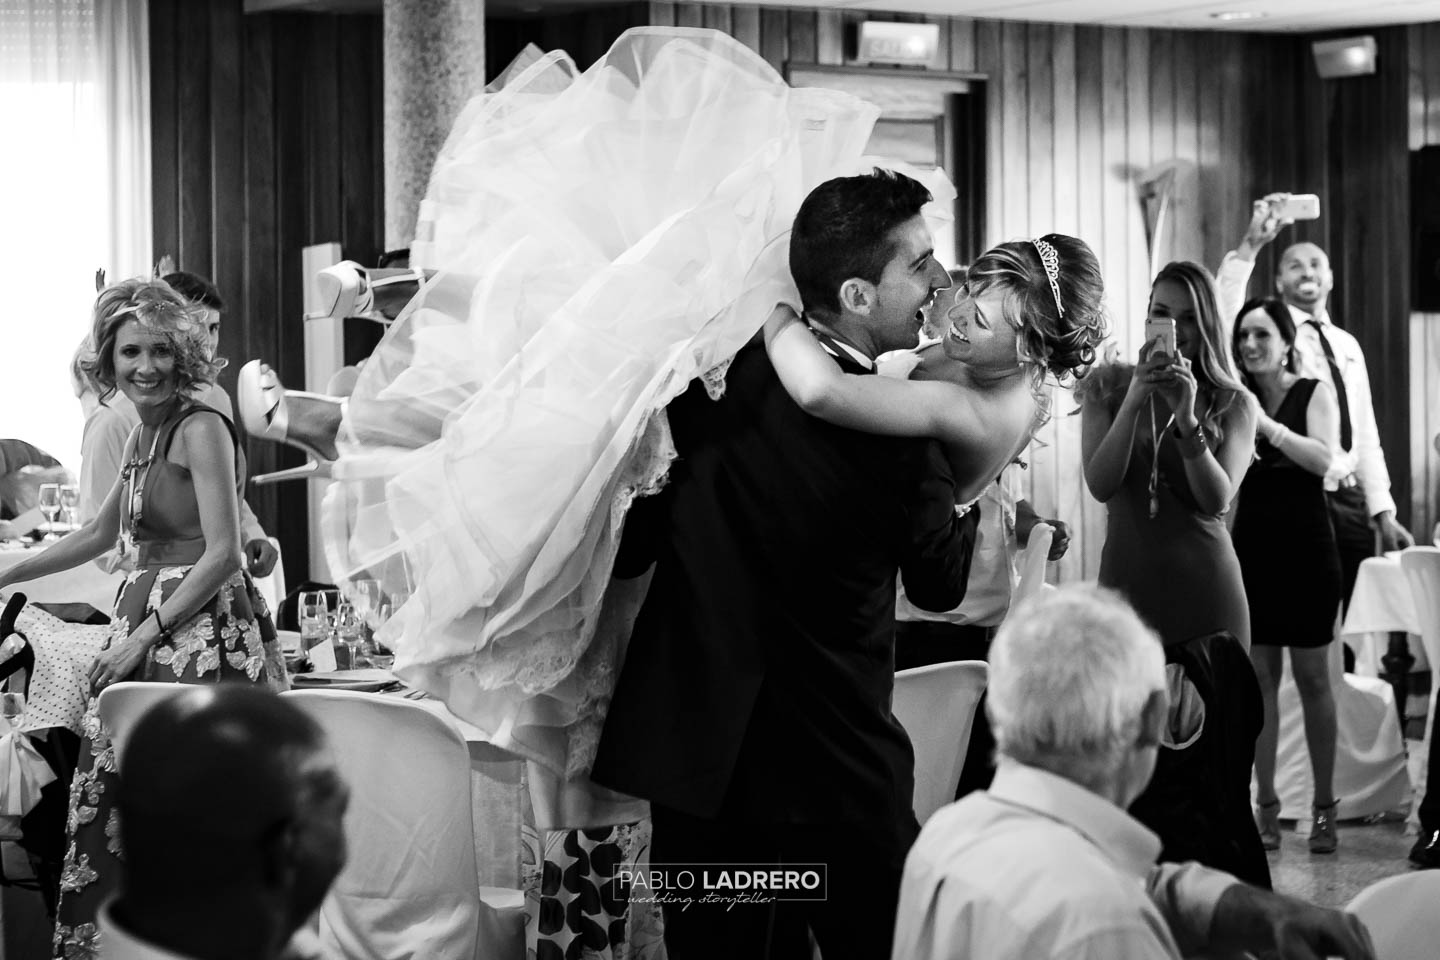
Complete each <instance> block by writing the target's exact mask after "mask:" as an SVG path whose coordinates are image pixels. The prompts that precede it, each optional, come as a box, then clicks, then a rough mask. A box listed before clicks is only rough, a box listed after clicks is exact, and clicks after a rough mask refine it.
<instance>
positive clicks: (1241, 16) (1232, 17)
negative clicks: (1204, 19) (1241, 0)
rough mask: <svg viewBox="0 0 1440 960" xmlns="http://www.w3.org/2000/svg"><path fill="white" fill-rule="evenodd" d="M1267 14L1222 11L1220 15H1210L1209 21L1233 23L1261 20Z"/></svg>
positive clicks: (1247, 11)
mask: <svg viewBox="0 0 1440 960" xmlns="http://www.w3.org/2000/svg"><path fill="white" fill-rule="evenodd" d="M1267 16H1269V14H1266V13H1261V12H1260V11H1258V10H1223V11H1221V12H1220V13H1212V14H1210V17H1211V19H1213V20H1219V21H1220V22H1221V23H1234V22H1236V21H1237V20H1262V19H1264V18H1265V17H1267Z"/></svg>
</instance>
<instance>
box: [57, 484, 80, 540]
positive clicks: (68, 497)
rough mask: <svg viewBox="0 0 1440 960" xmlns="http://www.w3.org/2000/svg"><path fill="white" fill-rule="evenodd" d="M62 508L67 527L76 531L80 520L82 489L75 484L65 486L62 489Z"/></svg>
mask: <svg viewBox="0 0 1440 960" xmlns="http://www.w3.org/2000/svg"><path fill="white" fill-rule="evenodd" d="M60 506H61V507H62V508H64V510H65V525H66V526H68V527H69V528H70V529H72V530H73V529H75V525H76V521H77V520H78V519H79V518H80V487H79V486H78V485H76V484H73V483H67V484H63V485H62V486H61V487H60Z"/></svg>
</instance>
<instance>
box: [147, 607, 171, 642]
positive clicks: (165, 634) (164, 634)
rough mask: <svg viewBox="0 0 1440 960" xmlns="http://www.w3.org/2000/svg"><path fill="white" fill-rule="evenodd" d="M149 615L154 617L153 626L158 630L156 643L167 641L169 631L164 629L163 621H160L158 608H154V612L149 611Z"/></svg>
mask: <svg viewBox="0 0 1440 960" xmlns="http://www.w3.org/2000/svg"><path fill="white" fill-rule="evenodd" d="M150 613H151V615H152V616H154V617H155V626H157V627H159V628H160V635H159V636H158V637H156V638H155V640H156V642H157V643H158V642H159V641H161V640H169V639H170V631H169V630H167V629H165V621H164V620H161V619H160V608H159V607H156V608H155V609H154V610H151V611H150Z"/></svg>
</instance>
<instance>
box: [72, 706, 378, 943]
mask: <svg viewBox="0 0 1440 960" xmlns="http://www.w3.org/2000/svg"><path fill="white" fill-rule="evenodd" d="M120 772H121V784H120V793H119V797H118V808H119V811H120V829H121V831H122V832H123V835H124V837H125V872H124V877H123V882H122V885H121V892H120V895H119V896H118V897H117V898H116V899H115V900H113V901H112V902H110V903H109V904H107V905H105V906H104V907H103V908H101V911H100V924H99V926H100V955H101V956H102V957H104V958H106V960H298V958H300V957H312V956H315V955H317V951H315V950H314V949H312V948H310V947H307V946H303V945H302V944H301V938H295V940H294V941H293V942H292V937H294V935H295V933H296V931H297V930H299V929H300V928H301V926H302V924H304V923H305V921H306V920H307V919H308V918H309V917H310V916H311V914H313V913H314V912H315V910H316V909H317V908H318V907H319V906H320V902H321V900H323V899H324V897H325V893H326V891H327V890H328V889H329V888H330V884H331V882H332V881H333V880H334V879H335V876H336V875H337V874H338V873H339V872H340V868H341V867H342V866H343V865H344V863H345V834H344V830H343V827H342V820H343V819H344V815H345V807H346V804H347V803H348V801H349V791H348V789H347V788H346V786H345V783H344V782H343V781H342V780H341V778H340V774H339V771H338V770H337V769H336V766H335V759H334V757H333V756H332V754H331V752H330V749H329V747H328V746H327V745H326V742H325V736H324V734H323V733H322V732H321V730H320V728H319V727H318V726H317V725H316V724H315V722H314V721H313V720H311V719H310V718H309V717H307V716H306V715H305V714H303V713H301V712H300V711H299V710H297V709H296V708H295V707H294V706H293V705H291V704H290V703H287V702H286V701H285V700H284V699H282V698H281V697H278V696H276V695H275V694H273V693H270V692H268V691H265V690H262V689H260V688H257V687H251V686H244V685H238V684H237V685H226V684H220V685H215V686H204V687H194V688H191V689H188V690H186V691H185V692H184V693H182V694H179V695H177V696H175V697H173V698H170V699H168V700H165V701H163V702H162V703H160V704H159V705H157V706H156V707H154V708H153V709H151V710H150V711H149V712H148V713H146V714H145V715H144V716H143V717H142V718H141V719H140V721H139V723H137V724H136V726H135V730H134V732H133V733H132V734H131V735H130V739H129V743H128V744H127V745H126V747H125V750H124V753H123V754H122V755H121V758H120ZM311 939H312V940H313V938H311Z"/></svg>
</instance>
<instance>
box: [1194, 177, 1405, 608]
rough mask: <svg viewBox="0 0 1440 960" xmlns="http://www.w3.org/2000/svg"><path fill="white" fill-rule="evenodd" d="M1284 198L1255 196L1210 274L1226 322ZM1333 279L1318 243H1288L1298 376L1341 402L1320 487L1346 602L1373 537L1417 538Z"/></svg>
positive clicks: (1287, 284)
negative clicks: (1336, 435)
mask: <svg viewBox="0 0 1440 960" xmlns="http://www.w3.org/2000/svg"><path fill="white" fill-rule="evenodd" d="M1289 197H1290V195H1289V194H1288V193H1272V194H1270V195H1269V196H1267V197H1265V198H1264V199H1262V200H1257V201H1255V204H1254V207H1253V209H1252V213H1251V219H1250V225H1249V227H1247V228H1246V231H1245V236H1244V238H1243V239H1242V240H1241V242H1240V245H1239V246H1238V247H1236V248H1235V250H1233V251H1231V252H1230V253H1228V254H1226V255H1225V259H1224V261H1223V262H1222V263H1221V264H1220V269H1219V271H1217V273H1216V275H1215V279H1216V282H1217V284H1218V286H1219V290H1220V309H1221V315H1222V316H1223V317H1224V318H1225V321H1226V323H1227V324H1233V323H1235V322H1236V319H1237V318H1236V316H1235V315H1236V313H1238V312H1239V310H1240V306H1241V304H1243V303H1244V302H1245V288H1246V285H1247V284H1248V283H1249V281H1250V273H1251V271H1252V270H1253V269H1254V267H1255V255H1256V254H1257V253H1258V252H1259V251H1260V248H1261V247H1263V246H1265V244H1267V243H1269V242H1270V241H1271V240H1274V239H1275V237H1276V236H1277V235H1279V233H1280V231H1281V229H1283V228H1284V227H1285V226H1286V224H1288V223H1290V221H1288V220H1282V219H1281V218H1280V216H1279V212H1278V211H1279V209H1280V207H1281V205H1282V204H1284V202H1285V201H1286V200H1288V199H1289ZM1334 285H1335V275H1334V273H1333V272H1332V271H1331V269H1330V258H1329V257H1328V256H1326V254H1325V251H1324V250H1322V249H1320V247H1318V246H1316V245H1315V244H1313V243H1295V244H1291V245H1290V246H1289V247H1287V248H1286V249H1285V252H1284V253H1282V254H1281V255H1280V264H1279V268H1278V270H1277V272H1276V275H1275V291H1276V292H1277V293H1278V294H1279V295H1280V299H1281V300H1283V301H1285V305H1286V306H1287V307H1289V308H1290V314H1291V316H1292V317H1293V318H1294V320H1295V350H1296V354H1297V360H1298V361H1299V366H1300V371H1299V372H1300V375H1301V376H1303V377H1311V378H1313V379H1316V380H1320V381H1321V382H1323V383H1328V384H1330V386H1332V387H1333V388H1334V389H1335V395H1336V397H1337V399H1338V400H1339V401H1340V403H1339V406H1340V446H1341V451H1340V454H1339V455H1338V456H1336V457H1335V459H1334V461H1333V462H1332V463H1331V466H1330V471H1329V473H1327V474H1326V475H1325V489H1326V491H1327V492H1328V494H1329V496H1328V498H1327V499H1328V500H1329V504H1330V517H1331V521H1332V522H1333V523H1334V525H1335V542H1336V545H1337V547H1338V548H1339V552H1340V571H1341V577H1342V585H1341V591H1340V597H1341V603H1342V605H1345V606H1348V605H1349V603H1350V591H1351V590H1352V589H1354V587H1355V575H1356V572H1357V571H1358V570H1359V569H1360V563H1361V561H1363V560H1364V559H1365V558H1366V557H1369V556H1372V555H1374V553H1375V539H1376V537H1377V536H1378V537H1379V539H1380V543H1381V547H1382V549H1384V550H1401V549H1404V548H1405V547H1411V546H1414V545H1415V538H1414V537H1412V536H1411V535H1410V532H1409V531H1408V530H1406V529H1405V528H1404V527H1402V526H1401V525H1400V524H1399V522H1398V521H1397V520H1396V519H1395V499H1394V497H1392V496H1391V495H1390V471H1389V470H1388V469H1386V467H1385V451H1384V449H1382V448H1381V446H1380V428H1379V426H1378V425H1377V424H1376V422H1375V404H1374V401H1373V400H1372V398H1371V394H1370V374H1369V373H1368V372H1367V370H1366V368H1365V353H1364V351H1362V350H1361V349H1360V342H1359V341H1358V340H1356V339H1355V336H1354V335H1353V334H1351V333H1350V332H1348V331H1346V330H1344V329H1342V328H1340V327H1338V326H1336V325H1335V323H1334V321H1333V320H1332V319H1331V317H1330V312H1329V310H1328V303H1329V299H1330V291H1331V290H1332V289H1333V287H1334Z"/></svg>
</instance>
